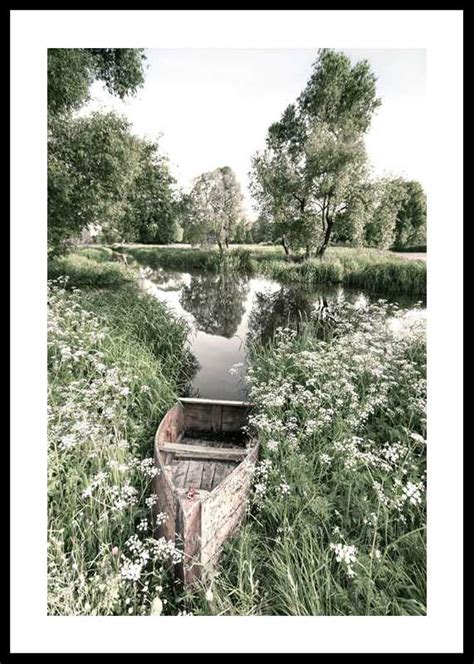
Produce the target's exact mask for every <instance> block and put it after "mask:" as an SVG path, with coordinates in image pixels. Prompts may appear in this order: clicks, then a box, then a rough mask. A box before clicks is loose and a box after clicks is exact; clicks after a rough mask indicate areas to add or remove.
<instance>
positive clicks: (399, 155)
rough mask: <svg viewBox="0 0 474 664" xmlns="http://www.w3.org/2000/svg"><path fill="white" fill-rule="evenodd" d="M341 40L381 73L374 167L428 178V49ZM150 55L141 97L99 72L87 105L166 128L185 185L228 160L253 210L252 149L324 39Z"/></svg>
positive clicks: (156, 133) (159, 132) (143, 131)
mask: <svg viewBox="0 0 474 664" xmlns="http://www.w3.org/2000/svg"><path fill="white" fill-rule="evenodd" d="M341 50H343V51H344V53H346V54H347V55H348V56H349V57H350V58H351V60H352V62H354V63H355V62H357V61H358V60H361V59H367V60H368V61H369V62H370V65H371V68H372V71H373V72H374V74H375V76H376V77H377V95H378V96H379V97H381V99H382V106H381V107H380V108H379V109H378V110H377V112H376V115H375V116H374V118H373V120H372V125H371V128H370V130H369V132H368V134H367V135H366V146H367V152H368V156H369V161H370V163H371V166H372V169H373V175H374V176H377V177H379V176H383V175H401V176H403V177H406V178H409V179H415V180H419V181H420V182H421V183H422V185H423V186H425V187H426V185H427V182H426V180H427V171H428V169H427V168H426V165H427V160H428V155H427V152H426V135H425V124H426V122H425V120H426V108H425V95H426V51H425V50H424V49H383V50H380V49H341ZM146 56H147V67H146V72H145V84H144V86H143V88H141V89H140V90H139V91H138V93H137V94H136V95H135V96H134V97H131V98H128V99H126V100H125V101H123V102H122V101H120V100H119V99H117V98H115V97H112V96H111V95H109V94H108V93H107V91H106V90H105V88H104V86H103V84H102V83H98V82H96V83H94V84H93V86H92V88H91V101H90V102H89V103H88V104H87V106H86V107H85V109H84V110H83V113H88V112H90V111H92V110H99V109H101V110H112V109H113V110H116V111H118V112H121V113H123V114H124V115H126V116H127V118H128V119H129V120H130V122H131V123H132V126H133V131H134V132H135V133H136V134H138V135H139V136H146V137H148V138H153V139H156V138H159V142H160V145H161V149H162V151H164V152H165V153H166V154H167V156H168V157H169V159H170V164H171V170H172V173H173V175H174V176H175V178H176V179H177V181H178V184H179V185H180V186H181V187H183V188H184V189H189V187H190V185H191V181H192V179H193V178H194V177H196V176H198V175H200V174H201V173H203V172H205V171H211V170H214V169H215V168H217V167H218V166H230V167H231V168H232V169H233V170H234V171H235V173H236V175H237V178H238V179H239V181H240V183H241V185H242V190H243V193H244V197H245V204H246V209H247V213H248V215H249V217H250V218H255V216H256V213H255V210H254V209H253V201H252V199H251V197H250V194H249V192H248V181H249V180H248V172H249V170H250V160H251V156H252V155H253V154H255V152H256V151H257V150H262V149H263V148H264V145H265V136H266V132H267V129H268V127H269V125H270V124H272V123H273V122H275V121H277V120H278V119H279V118H280V116H281V114H282V112H283V110H284V109H285V108H286V106H287V105H288V104H289V103H291V102H293V101H295V99H296V97H297V96H298V95H299V93H300V92H301V90H302V89H303V88H304V86H305V85H306V82H307V80H308V78H309V77H310V75H311V71H312V63H313V62H314V61H315V59H316V57H317V49H218V48H212V49H185V48H179V49H147V50H146Z"/></svg>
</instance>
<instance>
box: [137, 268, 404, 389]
mask: <svg viewBox="0 0 474 664" xmlns="http://www.w3.org/2000/svg"><path fill="white" fill-rule="evenodd" d="M141 285H142V288H143V289H144V290H146V291H147V292H148V293H150V294H152V295H153V296H154V297H156V298H158V299H160V300H162V301H163V302H165V303H166V304H167V305H168V306H169V307H170V308H171V309H172V310H173V311H174V312H175V314H177V315H178V316H179V317H182V318H184V319H186V321H187V322H188V324H189V327H190V334H189V337H188V341H189V347H190V351H191V352H192V354H193V355H194V356H195V359H196V373H195V375H194V377H193V379H192V382H191V384H190V386H189V392H190V393H191V394H193V395H194V396H200V397H203V398H210V399H244V398H245V397H246V396H247V391H246V386H245V382H244V378H245V375H246V370H247V357H246V352H247V344H248V342H251V341H266V340H268V339H270V338H271V337H272V335H273V334H274V332H275V329H276V328H277V327H279V326H290V327H294V328H296V329H299V327H300V326H301V324H302V322H304V321H305V320H307V319H308V318H310V317H311V318H315V319H316V318H318V316H321V314H322V312H323V311H324V310H326V312H327V311H331V309H332V307H334V309H335V310H337V307H338V305H339V304H340V302H341V301H343V300H347V301H353V302H356V301H357V298H359V299H360V298H361V291H360V290H350V289H347V288H342V287H333V288H330V287H325V288H318V290H317V291H314V290H313V291H311V290H308V289H305V288H303V287H302V286H287V285H282V284H279V283H278V282H276V281H273V280H270V279H264V278H260V277H257V278H251V279H249V278H247V277H242V276H238V275H233V274H231V273H229V272H225V271H223V272H221V273H218V274H215V273H203V272H193V273H191V272H172V271H165V270H163V269H151V268H148V269H147V268H142V272H141ZM378 297H379V296H374V297H373V298H371V297H370V296H367V300H369V299H378ZM393 299H397V300H398V302H399V304H400V307H401V308H406V309H408V308H410V307H412V306H413V304H414V301H413V300H411V301H409V300H408V299H406V298H404V299H403V300H400V298H393ZM361 304H362V300H361ZM326 322H327V321H326ZM322 332H324V326H322ZM234 365H237V368H236V369H235V370H234V369H233V367H234Z"/></svg>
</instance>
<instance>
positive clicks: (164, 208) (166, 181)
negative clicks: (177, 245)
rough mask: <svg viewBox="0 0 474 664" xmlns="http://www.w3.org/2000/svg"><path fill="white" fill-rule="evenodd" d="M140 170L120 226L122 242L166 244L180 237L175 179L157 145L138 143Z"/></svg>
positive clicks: (129, 195)
mask: <svg viewBox="0 0 474 664" xmlns="http://www.w3.org/2000/svg"><path fill="white" fill-rule="evenodd" d="M137 146H138V155H139V156H138V159H139V168H138V173H137V177H136V178H135V180H134V183H133V187H131V190H130V192H129V194H128V197H127V204H126V209H125V214H124V215H123V217H122V219H121V223H120V225H119V232H120V235H121V238H120V239H121V240H123V241H132V242H142V243H145V244H146V243H156V244H168V243H170V242H174V241H176V240H177V239H178V237H179V228H178V223H177V217H178V203H177V197H176V193H175V190H174V187H175V184H176V182H175V179H174V178H173V177H172V175H171V174H170V171H169V164H168V160H167V159H166V158H165V157H164V156H163V155H162V154H161V153H160V151H159V147H158V144H157V143H153V142H150V141H144V140H142V141H138V140H137Z"/></svg>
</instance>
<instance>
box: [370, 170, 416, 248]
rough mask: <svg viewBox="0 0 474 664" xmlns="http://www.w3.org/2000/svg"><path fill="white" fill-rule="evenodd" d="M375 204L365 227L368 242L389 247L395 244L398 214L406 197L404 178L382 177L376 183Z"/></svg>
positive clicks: (372, 244) (380, 246)
mask: <svg viewBox="0 0 474 664" xmlns="http://www.w3.org/2000/svg"><path fill="white" fill-rule="evenodd" d="M373 186H374V191H375V206H374V212H373V215H372V218H371V220H370V221H369V222H368V224H367V226H366V229H365V239H366V243H367V244H369V245H371V246H374V247H378V248H379V249H388V248H389V247H391V246H392V245H393V242H394V239H395V232H396V222H397V216H398V214H399V212H400V210H401V208H402V205H403V204H404V201H405V198H406V189H405V184H404V181H403V179H402V178H392V179H389V178H382V179H380V180H378V181H376V182H375V183H374V185H373Z"/></svg>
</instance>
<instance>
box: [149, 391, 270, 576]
mask: <svg viewBox="0 0 474 664" xmlns="http://www.w3.org/2000/svg"><path fill="white" fill-rule="evenodd" d="M249 411H250V404H249V403H246V402H242V401H216V400H213V399H184V398H183V399H180V402H179V403H178V404H176V405H175V406H173V408H171V409H170V410H169V411H168V412H167V413H166V415H165V416H164V418H163V419H162V421H161V423H160V425H159V427H158V430H157V432H156V436H155V463H156V466H157V468H158V471H159V472H158V473H157V475H156V476H155V478H154V492H155V494H156V495H157V497H158V500H157V503H156V505H155V507H154V510H155V512H154V516H155V535H156V536H157V537H165V538H166V539H167V540H171V541H172V542H174V543H175V545H176V546H177V547H178V548H179V549H180V550H181V551H182V553H183V562H182V563H179V564H178V565H176V573H177V575H178V577H179V578H180V579H181V580H182V581H183V583H184V584H185V585H188V584H191V583H192V582H193V581H194V580H195V579H197V578H200V577H201V576H205V574H206V573H207V572H209V571H210V570H212V567H213V566H214V565H215V563H216V562H217V559H218V556H219V553H220V551H221V549H222V545H223V544H224V542H225V541H226V540H227V539H228V538H229V537H230V536H231V535H232V534H233V533H234V532H235V530H236V529H237V528H238V526H239V524H240V523H241V520H242V518H243V516H244V514H245V506H246V499H247V495H248V492H249V489H250V484H251V480H252V472H253V469H254V466H255V462H256V461H257V458H258V450H259V444H258V441H256V440H254V439H253V438H252V437H251V436H249V435H248V434H246V433H244V431H243V430H242V428H243V427H244V426H245V425H246V423H247V418H248V414H249ZM158 514H160V515H161V517H160V518H158ZM163 515H165V520H164V522H162V520H163V518H164V517H163Z"/></svg>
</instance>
